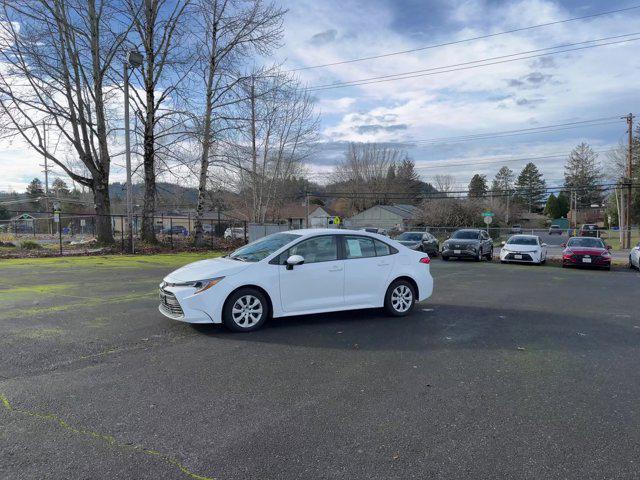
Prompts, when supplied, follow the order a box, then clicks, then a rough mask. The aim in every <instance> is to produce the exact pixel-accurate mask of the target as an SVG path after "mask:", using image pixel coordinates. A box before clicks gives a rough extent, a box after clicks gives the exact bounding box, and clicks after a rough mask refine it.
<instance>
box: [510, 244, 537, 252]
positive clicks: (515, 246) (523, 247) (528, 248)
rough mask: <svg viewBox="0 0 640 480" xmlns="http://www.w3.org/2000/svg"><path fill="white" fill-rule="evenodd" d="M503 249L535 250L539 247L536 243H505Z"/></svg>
mask: <svg viewBox="0 0 640 480" xmlns="http://www.w3.org/2000/svg"><path fill="white" fill-rule="evenodd" d="M502 248H504V249H505V250H509V251H510V252H535V251H536V250H538V249H539V248H540V247H539V246H537V245H510V244H507V245H505V246H504V247H502Z"/></svg>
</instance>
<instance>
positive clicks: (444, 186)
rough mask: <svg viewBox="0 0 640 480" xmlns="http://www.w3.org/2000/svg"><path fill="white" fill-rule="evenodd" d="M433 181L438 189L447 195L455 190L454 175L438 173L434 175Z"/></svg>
mask: <svg viewBox="0 0 640 480" xmlns="http://www.w3.org/2000/svg"><path fill="white" fill-rule="evenodd" d="M433 183H434V186H435V187H436V190H438V191H439V192H442V193H444V194H445V195H447V194H449V193H451V192H453V189H454V187H455V184H456V179H455V177H454V176H453V175H449V174H446V175H436V176H434V177H433Z"/></svg>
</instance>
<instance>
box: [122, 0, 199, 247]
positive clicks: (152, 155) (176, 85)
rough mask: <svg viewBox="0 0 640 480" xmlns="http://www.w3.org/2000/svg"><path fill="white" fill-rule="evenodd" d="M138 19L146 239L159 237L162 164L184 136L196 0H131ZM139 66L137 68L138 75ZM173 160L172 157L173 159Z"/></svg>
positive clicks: (135, 40)
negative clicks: (188, 37)
mask: <svg viewBox="0 0 640 480" xmlns="http://www.w3.org/2000/svg"><path fill="white" fill-rule="evenodd" d="M124 3H125V8H126V13H127V15H128V16H129V17H130V18H131V20H130V21H131V23H132V24H133V29H132V35H130V37H132V39H131V42H132V44H133V45H134V46H135V48H139V49H140V50H142V52H143V53H144V57H145V61H144V62H143V64H142V66H141V68H140V77H141V81H142V84H143V86H144V90H143V92H142V94H141V93H140V91H139V90H137V89H135V88H134V89H133V90H132V93H133V95H132V99H133V102H134V104H135V105H136V110H137V111H138V112H139V113H138V118H139V120H140V128H141V130H142V144H143V155H142V158H143V169H144V187H145V188H144V206H143V209H142V232H141V235H142V239H143V240H145V241H147V242H155V241H156V237H155V231H154V225H153V218H154V213H155V200H156V177H157V170H158V168H157V166H158V165H157V164H158V161H159V159H160V157H162V156H163V154H164V157H167V155H169V156H170V148H171V145H172V144H173V143H174V142H176V141H180V140H181V139H182V138H183V137H184V130H185V129H184V128H183V126H184V115H183V114H182V112H180V110H179V109H178V108H177V104H178V100H177V97H178V94H179V93H182V92H180V88H181V85H182V84H183V83H184V82H183V80H184V78H185V77H186V75H187V74H188V73H189V65H190V64H191V63H193V62H192V61H189V60H188V54H187V49H186V48H185V47H184V45H183V42H184V38H185V32H184V28H185V25H186V20H187V15H186V13H187V12H188V10H187V9H188V7H189V5H190V3H191V0H172V1H169V0H125V2H124ZM135 74H136V72H135V71H134V75H135ZM169 161H170V160H169Z"/></svg>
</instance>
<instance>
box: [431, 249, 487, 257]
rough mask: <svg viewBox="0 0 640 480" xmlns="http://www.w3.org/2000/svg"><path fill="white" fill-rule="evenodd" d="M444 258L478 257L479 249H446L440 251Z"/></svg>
mask: <svg viewBox="0 0 640 480" xmlns="http://www.w3.org/2000/svg"><path fill="white" fill-rule="evenodd" d="M440 255H442V258H477V257H478V251H477V250H454V249H451V250H449V249H445V250H442V252H441V253H440Z"/></svg>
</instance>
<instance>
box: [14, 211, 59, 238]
mask: <svg viewBox="0 0 640 480" xmlns="http://www.w3.org/2000/svg"><path fill="white" fill-rule="evenodd" d="M52 218H53V214H51V213H35V212H32V213H22V214H20V215H16V216H15V217H13V218H11V219H10V220H9V224H8V225H9V226H10V228H11V231H12V232H15V233H47V232H48V230H49V228H50V227H49V223H50V222H51V219H52Z"/></svg>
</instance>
